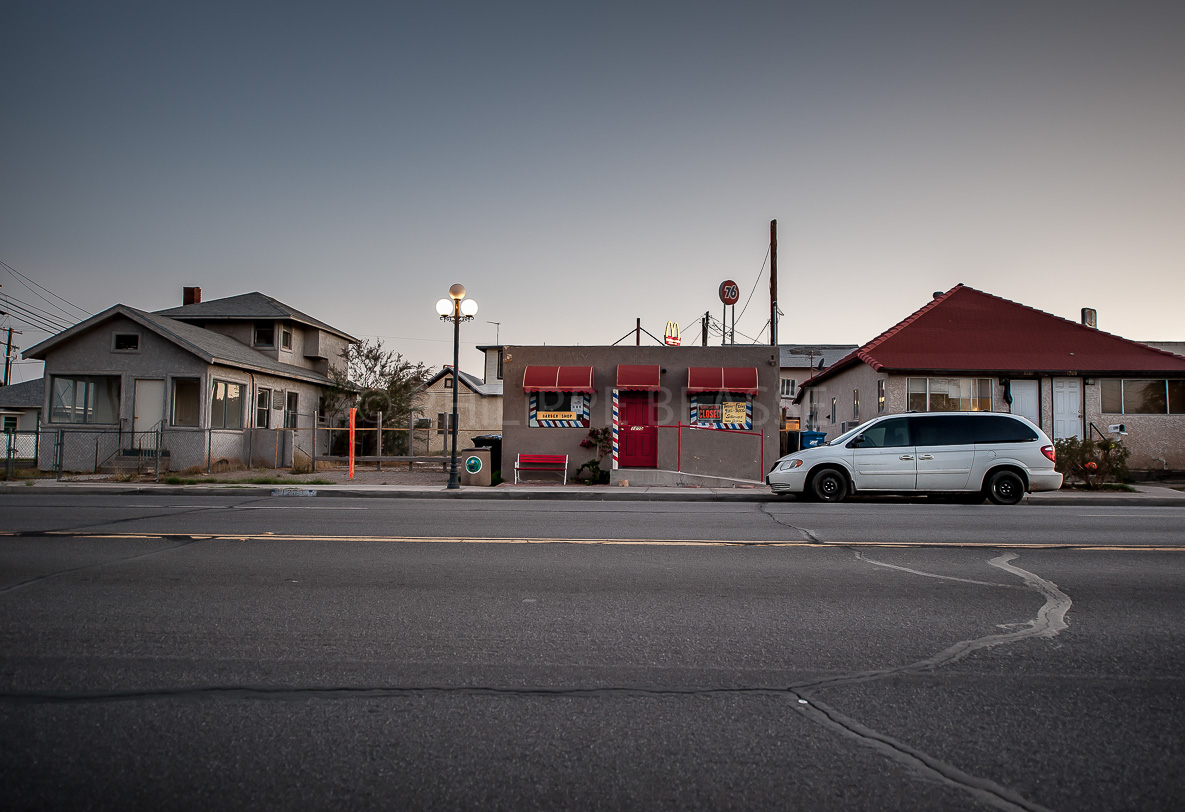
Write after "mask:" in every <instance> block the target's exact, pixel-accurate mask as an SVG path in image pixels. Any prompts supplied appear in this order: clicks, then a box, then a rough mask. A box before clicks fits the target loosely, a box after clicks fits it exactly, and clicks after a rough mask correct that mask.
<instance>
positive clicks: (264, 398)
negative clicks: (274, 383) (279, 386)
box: [255, 389, 272, 429]
mask: <svg viewBox="0 0 1185 812" xmlns="http://www.w3.org/2000/svg"><path fill="white" fill-rule="evenodd" d="M271 427H272V390H270V389H260V390H259V391H258V392H256V393H255V428H257V429H270V428H271Z"/></svg>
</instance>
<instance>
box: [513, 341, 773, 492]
mask: <svg viewBox="0 0 1185 812" xmlns="http://www.w3.org/2000/svg"><path fill="white" fill-rule="evenodd" d="M777 352H778V351H777V349H776V348H772V347H767V346H729V347H659V346H653V347H507V348H506V352H505V356H504V359H503V377H504V381H505V393H504V396H503V401H502V405H503V409H502V435H503V451H502V454H503V459H504V460H505V462H504V463H503V467H504V469H505V470H506V471H510V468H511V465H512V464H513V460H514V459H515V457H516V456H517V455H518V454H520V453H521V454H567V455H568V463H569V471H570V472H572V471H574V470H575V469H576V467H577V466H579V465H580V464H581V463H583V462H585V461H587V460H589V459H592V458H593V457H594V456H595V454H594V452H593V450H592V449H587V448H581V447H580V442H581V441H582V440H584V439H585V438H586V437H587V435H588V429H585V428H531V427H530V426H529V425H528V424H529V414H528V410H529V398H528V396H527V394H526V393H525V392H523V371H524V370H525V369H526V367H527V366H528V365H530V366H536V365H538V366H592V367H593V386H594V387H595V389H596V393H595V394H594V395H593V396H592V400H591V404H590V415H589V420H590V428H599V427H605V426H612V425H613V387H614V386H615V384H616V376H617V365H618V364H658V365H659V366H660V367H661V368H663V369H664V370H665V372H664V373H663V374H662V376H661V383H662V390H661V391H659V392H657V393H656V395H657V397H656V403H657V419H658V423H659V424H660V425H663V426H671V428H660V429H659V430H658V468H659V469H662V470H668V471H675V470H679V469H680V466H681V470H682V471H684V472H685V473H693V474H705V475H711V476H722V477H733V478H737V479H747V480H757V481H759V480H761V479H762V478H763V477H764V475H765V470H763V459H762V449H763V448H764V468H766V469H768V467H769V465H771V464H772V463H773V460H774V459H775V458H776V457H777V451H778V427H779V419H780V417H779V409H778V367H777ZM693 366H703V367H710V366H717V367H756V369H757V374H758V386H759V393H758V395H757V396H756V397H754V398H753V430H754V431H757V432H764V439H762V437H759V436H754V435H750V434H742V433H739V432H727V431H706V430H695V429H689V428H687V424H688V422H689V417H690V409H691V401H690V397H689V396H688V394H687V370H688V368H689V367H693ZM679 423H682V424H683V426H684V428H683V429H682V430H679V429H677V428H675V426H676V425H677V424H679ZM680 444H681V452H682V453H681V454H680ZM610 464H611V463H610V457H609V456H606V458H605V460H604V461H603V462H602V468H603V469H605V470H608V469H609V467H610ZM504 475H505V474H504ZM512 478H513V477H512V476H507V479H512Z"/></svg>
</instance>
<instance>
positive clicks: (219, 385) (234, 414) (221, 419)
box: [210, 381, 243, 429]
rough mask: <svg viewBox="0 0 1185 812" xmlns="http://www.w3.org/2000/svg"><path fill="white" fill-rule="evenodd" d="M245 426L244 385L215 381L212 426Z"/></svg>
mask: <svg viewBox="0 0 1185 812" xmlns="http://www.w3.org/2000/svg"><path fill="white" fill-rule="evenodd" d="M242 427H243V385H242V384H239V383H228V382H227V381H214V391H213V394H212V395H211V397H210V428H212V429H241V428H242Z"/></svg>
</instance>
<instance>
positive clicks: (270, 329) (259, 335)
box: [252, 321, 276, 347]
mask: <svg viewBox="0 0 1185 812" xmlns="http://www.w3.org/2000/svg"><path fill="white" fill-rule="evenodd" d="M252 343H254V345H255V346H256V347H274V346H276V324H275V322H271V321H257V322H255V336H254V338H253V339H252Z"/></svg>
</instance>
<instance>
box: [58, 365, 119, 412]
mask: <svg viewBox="0 0 1185 812" xmlns="http://www.w3.org/2000/svg"><path fill="white" fill-rule="evenodd" d="M52 380H53V384H52V388H51V392H50V404H49V409H50V411H49V419H50V422H51V423H118V422H119V392H120V377H119V376H118V375H78V376H70V375H61V376H59V375H55V376H53V379H52Z"/></svg>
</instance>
